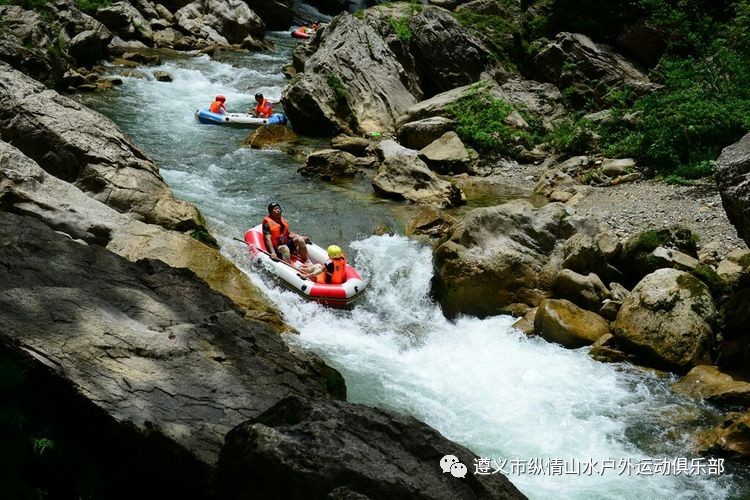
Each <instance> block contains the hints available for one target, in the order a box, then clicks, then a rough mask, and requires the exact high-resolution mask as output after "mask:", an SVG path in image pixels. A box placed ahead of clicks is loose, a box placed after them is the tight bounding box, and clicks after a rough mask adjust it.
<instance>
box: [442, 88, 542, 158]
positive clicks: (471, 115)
mask: <svg viewBox="0 0 750 500" xmlns="http://www.w3.org/2000/svg"><path fill="white" fill-rule="evenodd" d="M514 110H515V109H514V108H513V106H511V105H510V104H508V103H507V102H505V101H503V100H501V99H496V98H494V97H493V96H492V95H491V94H490V93H489V91H487V90H486V89H485V88H482V87H475V88H474V89H473V90H472V91H471V92H470V93H469V94H468V95H467V96H465V97H462V98H461V99H459V100H458V101H456V102H455V103H453V104H451V105H450V106H449V107H448V112H449V113H450V114H451V115H452V116H453V117H454V118H455V119H456V121H457V122H458V127H457V128H456V133H457V134H458V135H459V137H461V140H463V141H464V142H465V143H468V144H469V145H471V146H472V147H474V148H475V149H477V150H478V151H482V152H485V153H500V154H503V153H506V154H507V153H509V152H510V151H511V150H512V149H513V148H514V147H515V146H517V145H523V146H526V147H529V146H531V145H532V144H535V143H536V142H538V140H535V139H536V138H535V134H534V133H533V132H530V131H526V130H519V129H516V128H514V127H511V126H509V125H508V124H506V123H505V122H504V121H503V120H504V119H505V118H507V117H508V115H509V114H511V113H512V112H513V111H514Z"/></svg>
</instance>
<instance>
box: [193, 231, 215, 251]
mask: <svg viewBox="0 0 750 500" xmlns="http://www.w3.org/2000/svg"><path fill="white" fill-rule="evenodd" d="M190 236H192V237H193V238H195V239H196V240H198V241H200V242H201V243H205V244H206V245H208V246H210V247H212V248H216V249H218V248H219V243H218V242H217V241H216V238H214V237H213V236H211V233H209V232H208V229H206V228H205V227H203V226H200V227H197V228H195V229H193V231H192V232H191V233H190Z"/></svg>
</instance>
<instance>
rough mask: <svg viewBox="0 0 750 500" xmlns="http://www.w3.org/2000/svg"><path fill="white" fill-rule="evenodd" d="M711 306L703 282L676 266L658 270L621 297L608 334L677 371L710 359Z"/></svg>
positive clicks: (649, 359)
mask: <svg viewBox="0 0 750 500" xmlns="http://www.w3.org/2000/svg"><path fill="white" fill-rule="evenodd" d="M715 322H716V307H715V306H714V302H713V300H712V298H711V293H710V292H709V290H708V288H707V287H706V285H704V284H703V283H702V282H701V281H700V280H698V279H697V278H695V277H693V276H691V275H690V274H688V273H686V272H683V271H678V270H676V269H668V268H665V269H659V270H657V271H655V272H653V273H651V274H649V275H648V276H646V277H645V278H643V279H642V280H641V281H640V283H638V285H636V287H635V288H634V289H633V290H632V292H631V293H630V295H628V297H627V298H626V299H625V300H624V302H623V304H622V307H621V308H620V311H619V313H618V314H617V319H616V320H615V322H614V324H613V333H614V335H615V338H616V339H617V341H618V342H619V343H620V345H622V346H623V347H624V348H626V349H627V350H628V351H630V352H632V353H634V354H636V355H638V356H639V357H640V358H641V359H642V360H643V361H644V362H645V363H647V364H650V365H653V366H656V367H659V368H665V369H670V370H675V371H680V372H686V371H688V370H689V369H690V368H692V367H693V366H697V365H699V364H704V363H705V362H707V361H710V351H711V348H712V347H713V345H714V331H713V328H714V324H715Z"/></svg>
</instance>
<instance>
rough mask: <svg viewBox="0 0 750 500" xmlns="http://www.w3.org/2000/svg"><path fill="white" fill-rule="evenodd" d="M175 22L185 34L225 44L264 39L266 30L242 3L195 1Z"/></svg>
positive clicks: (222, 0)
mask: <svg viewBox="0 0 750 500" xmlns="http://www.w3.org/2000/svg"><path fill="white" fill-rule="evenodd" d="M175 20H176V22H177V25H178V26H179V27H180V28H181V29H182V30H184V31H185V32H186V33H190V34H191V35H193V36H195V37H198V38H206V39H209V40H211V41H213V42H216V43H220V44H224V45H226V44H240V43H242V42H243V41H244V40H245V39H247V37H251V38H255V39H258V40H262V39H263V37H264V34H265V30H266V26H265V24H264V23H263V21H262V20H261V19H260V17H258V15H257V14H256V13H255V12H253V11H252V10H251V9H250V7H248V5H247V3H245V2H243V1H242V0H196V1H195V2H192V3H190V4H188V5H186V6H184V7H182V8H181V9H180V10H178V11H177V12H175ZM217 34H218V37H217V36H216V35H217Z"/></svg>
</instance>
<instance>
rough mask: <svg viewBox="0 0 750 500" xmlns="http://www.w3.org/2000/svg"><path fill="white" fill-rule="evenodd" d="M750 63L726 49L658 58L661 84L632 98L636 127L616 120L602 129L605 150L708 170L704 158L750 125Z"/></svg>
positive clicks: (664, 167) (694, 173)
mask: <svg viewBox="0 0 750 500" xmlns="http://www.w3.org/2000/svg"><path fill="white" fill-rule="evenodd" d="M749 63H750V59H747V58H744V57H739V55H738V54H735V53H730V52H729V51H726V50H722V51H720V52H718V53H717V54H715V55H714V56H712V57H707V58H703V59H701V60H695V59H676V58H671V59H668V60H665V61H662V65H661V68H660V70H659V72H658V73H657V74H656V75H655V76H656V77H657V78H659V79H660V80H661V81H662V83H663V84H664V85H665V88H664V89H663V90H661V91H658V92H655V93H653V94H651V95H648V96H645V97H643V98H642V99H640V100H639V101H637V102H636V104H635V106H634V108H633V109H634V110H637V111H640V112H641V115H640V116H641V118H640V120H639V121H638V123H637V124H636V125H635V127H634V128H633V129H629V128H627V126H625V125H623V124H622V123H620V124H619V125H615V126H614V127H612V126H604V127H603V129H602V130H601V131H600V135H601V136H602V138H603V142H606V143H607V144H608V147H609V153H610V154H613V155H619V156H633V157H635V158H637V159H638V161H639V163H641V164H647V165H649V166H651V167H653V168H654V169H655V171H656V172H657V173H662V174H665V175H668V174H673V175H677V176H681V177H685V178H696V177H699V176H702V175H707V174H710V173H711V172H712V168H711V165H710V164H709V163H707V162H710V161H712V160H715V159H716V158H717V157H718V155H719V153H720V152H721V150H722V149H723V148H724V147H726V146H727V145H728V144H731V143H732V142H735V141H736V140H738V139H739V138H740V137H741V136H742V135H743V134H745V133H746V132H747V131H748V130H750V66H749V65H748V64H749ZM678 169H679V172H678V171H677V170H678Z"/></svg>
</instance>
